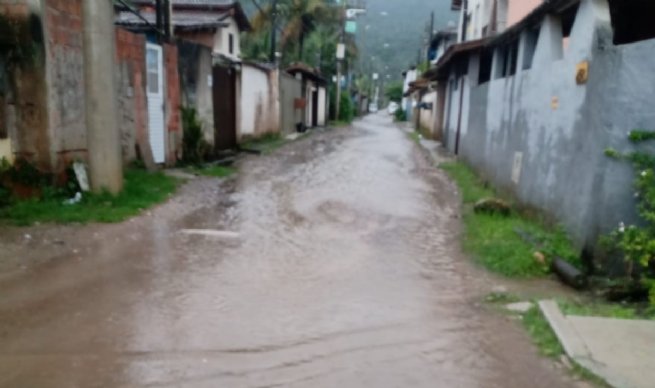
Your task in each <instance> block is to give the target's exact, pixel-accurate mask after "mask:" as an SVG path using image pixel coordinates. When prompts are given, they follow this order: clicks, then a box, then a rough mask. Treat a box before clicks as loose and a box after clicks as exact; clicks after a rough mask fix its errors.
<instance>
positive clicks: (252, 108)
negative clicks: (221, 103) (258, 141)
mask: <svg viewBox="0 0 655 388" xmlns="http://www.w3.org/2000/svg"><path fill="white" fill-rule="evenodd" d="M240 78H241V94H240V98H239V104H238V105H237V106H238V110H239V111H240V115H239V117H240V118H239V125H238V127H239V129H238V131H237V138H238V139H239V140H240V139H244V138H252V137H260V136H262V135H265V134H267V133H279V132H280V92H279V75H278V70H270V69H263V68H260V67H258V66H256V65H253V64H244V65H243V67H242V69H241V77H240Z"/></svg>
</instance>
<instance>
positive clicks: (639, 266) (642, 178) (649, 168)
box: [603, 130, 655, 305]
mask: <svg viewBox="0 0 655 388" xmlns="http://www.w3.org/2000/svg"><path fill="white" fill-rule="evenodd" d="M628 139H629V140H630V141H632V142H633V143H641V142H645V141H649V140H653V139H655V132H652V131H643V130H634V131H630V132H629V133H628ZM605 155H607V156H608V157H611V158H613V159H617V160H626V161H628V162H630V163H631V164H632V165H633V167H634V169H635V172H636V173H635V181H634V188H635V198H636V199H637V210H638V212H639V215H640V217H641V219H642V224H641V225H625V224H624V223H623V222H621V223H620V224H619V227H618V228H617V229H616V230H615V231H614V232H612V233H611V234H610V235H609V236H607V237H606V238H604V239H603V242H604V243H605V244H606V245H608V246H609V247H610V248H613V249H616V250H618V251H619V252H620V253H621V254H622V255H623V258H624V259H625V262H626V264H627V268H626V269H627V272H628V276H630V277H631V278H633V279H634V280H635V281H637V282H640V283H642V284H643V285H644V286H646V287H648V289H649V290H650V302H651V304H653V305H655V271H654V270H653V268H654V267H655V156H653V155H652V154H650V153H645V152H630V153H626V154H623V153H621V152H619V151H616V150H612V149H608V150H605Z"/></svg>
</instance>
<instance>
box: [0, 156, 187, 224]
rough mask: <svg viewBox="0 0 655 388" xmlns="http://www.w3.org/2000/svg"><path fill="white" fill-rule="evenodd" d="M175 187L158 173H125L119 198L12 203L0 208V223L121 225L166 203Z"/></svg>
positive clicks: (96, 196)
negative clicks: (119, 223)
mask: <svg viewBox="0 0 655 388" xmlns="http://www.w3.org/2000/svg"><path fill="white" fill-rule="evenodd" d="M178 183H179V181H178V180H177V179H175V178H172V177H169V176H166V175H165V174H164V173H161V172H158V173H149V172H147V171H145V170H138V169H129V170H127V171H125V188H124V190H123V192H121V193H120V194H119V195H116V196H114V195H111V194H109V193H103V194H85V195H84V198H83V199H82V201H81V202H80V203H78V204H74V205H66V204H64V199H62V198H45V199H41V200H29V201H13V202H12V203H11V204H9V205H8V206H6V207H2V208H0V219H2V220H5V221H7V222H9V223H12V224H16V225H31V224H33V223H35V222H54V223H72V222H79V223H86V222H107V223H111V222H121V221H124V220H126V219H128V218H130V217H132V216H134V215H137V214H139V213H140V212H141V211H143V210H144V209H147V208H149V207H152V206H153V205H156V204H158V203H161V202H163V201H165V200H166V199H168V198H169V197H170V195H171V194H172V193H174V192H175V190H176V188H177V186H178Z"/></svg>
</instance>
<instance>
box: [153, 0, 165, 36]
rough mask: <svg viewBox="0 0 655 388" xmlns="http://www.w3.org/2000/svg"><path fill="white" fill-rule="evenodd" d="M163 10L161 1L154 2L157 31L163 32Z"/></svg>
mask: <svg viewBox="0 0 655 388" xmlns="http://www.w3.org/2000/svg"><path fill="white" fill-rule="evenodd" d="M163 11H164V8H163V4H162V0H157V1H155V12H156V13H155V14H156V21H157V31H164V12H163Z"/></svg>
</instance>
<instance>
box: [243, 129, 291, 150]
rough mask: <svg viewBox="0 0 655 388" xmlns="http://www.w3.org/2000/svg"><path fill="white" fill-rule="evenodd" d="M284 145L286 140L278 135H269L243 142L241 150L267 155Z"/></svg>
mask: <svg viewBox="0 0 655 388" xmlns="http://www.w3.org/2000/svg"><path fill="white" fill-rule="evenodd" d="M286 143H288V140H287V139H285V138H284V137H282V136H281V135H280V134H279V133H269V134H266V135H263V136H261V137H259V138H256V139H252V140H248V141H245V142H243V143H242V144H241V148H243V149H248V150H255V151H259V152H261V153H263V154H268V153H271V152H273V151H275V150H276V149H278V148H280V147H282V146H283V145H285V144H286Z"/></svg>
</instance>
